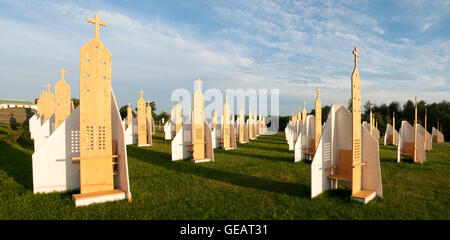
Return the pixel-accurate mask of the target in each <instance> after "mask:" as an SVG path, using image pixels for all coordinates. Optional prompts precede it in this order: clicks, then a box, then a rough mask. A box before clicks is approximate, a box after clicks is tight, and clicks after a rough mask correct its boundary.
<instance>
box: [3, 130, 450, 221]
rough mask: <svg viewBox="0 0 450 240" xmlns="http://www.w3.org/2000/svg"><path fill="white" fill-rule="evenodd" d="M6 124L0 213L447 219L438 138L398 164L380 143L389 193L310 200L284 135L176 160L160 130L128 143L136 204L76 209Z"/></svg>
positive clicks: (303, 166) (448, 165) (444, 148)
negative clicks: (38, 177) (423, 154)
mask: <svg viewBox="0 0 450 240" xmlns="http://www.w3.org/2000/svg"><path fill="white" fill-rule="evenodd" d="M9 131H10V130H9V127H8V126H0V219H446V220H448V219H449V216H450V215H449V213H450V211H449V209H450V208H449V197H450V174H449V173H450V172H449V170H450V143H449V142H446V143H442V144H436V143H434V144H433V150H432V151H431V152H428V153H427V161H426V162H425V163H424V164H413V163H411V162H400V163H397V162H396V154H397V148H396V147H394V146H383V145H380V158H381V174H382V179H383V195H384V198H378V197H377V198H376V199H374V200H372V201H371V202H369V203H368V204H367V205H362V204H359V203H357V202H354V201H350V191H347V190H343V189H338V190H334V191H328V192H326V193H324V194H322V195H320V196H318V197H316V198H314V199H310V165H311V163H310V162H308V161H302V162H299V163H294V162H293V160H294V152H293V151H288V145H287V143H286V141H285V140H284V133H281V132H280V133H278V134H277V135H274V136H261V137H259V138H258V139H257V140H256V141H251V142H250V143H249V144H244V145H241V144H238V149H237V150H229V151H224V150H222V149H215V150H214V153H215V162H210V163H200V164H194V163H192V162H190V161H177V162H171V151H170V141H165V140H164V135H163V132H162V131H157V134H156V135H154V136H153V143H154V144H153V146H152V147H141V148H138V147H137V146H134V145H130V146H128V147H127V149H128V166H129V174H130V185H131V193H132V196H133V202H132V203H128V202H127V201H125V200H124V201H118V202H108V203H102V204H94V205H90V206H87V207H79V208H76V207H75V205H74V203H73V201H72V193H73V192H65V193H51V194H37V195H35V194H33V190H32V189H33V181H32V166H31V155H32V153H33V147H32V146H31V147H30V146H20V145H18V144H16V143H12V142H11V141H10V140H9V139H8V137H7V133H8V132H9Z"/></svg>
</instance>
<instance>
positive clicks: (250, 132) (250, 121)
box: [248, 107, 255, 140]
mask: <svg viewBox="0 0 450 240" xmlns="http://www.w3.org/2000/svg"><path fill="white" fill-rule="evenodd" d="M253 134H254V133H253V115H252V108H251V107H249V110H248V137H249V138H250V139H251V140H254V139H255V138H254V137H253Z"/></svg>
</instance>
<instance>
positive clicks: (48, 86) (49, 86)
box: [45, 83, 52, 92]
mask: <svg viewBox="0 0 450 240" xmlns="http://www.w3.org/2000/svg"><path fill="white" fill-rule="evenodd" d="M45 86H46V87H47V91H48V92H50V88H51V87H52V85H50V83H47V85H45Z"/></svg>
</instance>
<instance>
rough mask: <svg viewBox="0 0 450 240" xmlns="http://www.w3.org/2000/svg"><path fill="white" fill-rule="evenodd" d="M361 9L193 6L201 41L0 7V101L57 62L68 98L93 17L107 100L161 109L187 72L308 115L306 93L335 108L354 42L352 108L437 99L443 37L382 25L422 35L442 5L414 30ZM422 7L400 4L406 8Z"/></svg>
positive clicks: (25, 6)
mask: <svg viewBox="0 0 450 240" xmlns="http://www.w3.org/2000/svg"><path fill="white" fill-rule="evenodd" d="M427 2H428V1H427ZM444 2H445V1H444ZM368 4H370V2H367V1H356V2H347V1H346V2H335V1H319V2H316V1H314V2H312V1H295V2H286V1H265V0H264V1H260V2H259V4H254V1H227V2H216V1H213V2H210V1H207V2H204V3H203V5H205V6H206V7H208V8H209V9H210V10H211V11H210V15H209V16H207V17H208V18H207V19H204V21H211V22H212V23H213V24H212V25H214V27H213V28H212V29H208V33H209V34H208V35H206V34H202V33H203V32H204V30H205V29H202V28H201V27H199V26H197V25H196V24H195V23H192V22H189V21H186V22H182V21H181V22H180V21H177V22H174V21H168V20H167V19H166V18H164V17H161V16H155V15H149V14H146V13H145V12H140V11H139V8H138V7H133V6H129V7H128V8H123V7H117V6H113V5H103V6H100V5H99V4H95V3H85V2H80V3H78V2H77V3H76V4H74V3H71V2H67V3H66V2H62V3H54V2H47V1H39V2H35V1H25V2H16V1H12V2H9V1H0V6H2V7H3V9H7V11H6V10H0V52H2V58H0V80H1V82H2V84H4V86H5V88H2V89H1V90H0V94H1V95H2V96H5V97H20V98H25V99H30V98H33V97H34V96H37V95H38V93H39V92H40V89H42V88H43V86H44V84H46V83H47V82H51V83H55V82H56V81H57V80H58V76H59V75H58V73H57V70H58V69H59V68H61V67H65V68H66V69H68V70H69V74H68V75H67V79H68V80H69V83H70V84H71V86H72V95H74V96H78V84H79V83H78V71H79V48H80V47H81V46H82V45H83V44H85V43H86V42H87V41H88V40H89V39H90V38H91V37H92V35H93V33H92V31H93V26H92V24H88V23H87V22H86V18H87V17H92V16H93V14H94V13H96V12H97V13H99V14H100V17H101V18H102V19H103V20H104V21H106V22H107V24H108V25H107V27H106V28H104V29H102V30H101V33H100V34H101V35H100V36H101V39H102V41H103V42H104V43H105V44H106V45H107V47H108V48H109V49H110V51H111V52H112V56H113V60H112V61H113V63H112V75H113V76H112V81H113V88H114V89H115V93H116V96H117V98H118V101H119V105H124V104H126V103H127V102H132V103H134V102H136V100H137V99H138V97H139V95H138V91H139V90H140V89H143V90H144V96H146V97H147V98H149V99H150V100H154V101H156V102H157V108H158V109H159V110H161V109H164V110H166V111H167V110H170V105H171V104H173V103H171V102H170V94H171V92H172V90H174V89H176V88H188V89H192V86H193V80H194V79H195V78H196V77H197V76H200V77H201V78H202V79H203V80H204V81H205V82H204V88H219V89H222V90H225V89H226V88H243V89H246V88H278V89H280V94H281V96H280V104H281V109H280V112H281V113H282V114H289V113H290V112H291V111H292V110H294V109H296V108H297V107H298V106H299V105H300V104H301V103H302V102H303V100H305V101H306V102H307V108H308V109H310V108H311V107H312V106H313V100H314V98H315V93H314V89H315V87H317V86H320V87H321V90H322V94H321V98H322V101H323V102H324V104H333V103H341V104H347V100H348V98H349V96H350V75H351V72H352V70H353V55H352V50H353V47H354V46H355V45H356V46H358V48H359V52H360V58H359V62H360V64H359V71H360V73H361V78H362V81H363V83H362V84H363V85H362V91H363V101H366V100H369V99H370V100H371V101H372V102H376V103H380V102H390V101H392V100H400V101H406V100H407V99H412V98H413V96H414V95H417V96H419V97H420V98H422V99H424V100H426V101H428V102H432V101H441V100H442V99H446V96H449V94H450V87H449V86H450V85H449V83H450V82H449V80H448V76H449V73H450V69H449V66H450V64H449V55H450V49H449V48H450V47H449V46H450V40H449V39H448V36H447V37H440V36H435V37H434V38H433V39H431V40H429V41H421V40H420V39H417V35H416V34H407V33H405V34H404V35H403V36H401V37H392V32H393V30H395V29H392V27H391V26H390V25H389V24H388V23H389V22H390V21H394V22H402V23H405V24H408V23H410V24H412V25H414V27H416V29H417V32H425V33H428V32H429V31H432V30H434V29H439V28H441V27H442V26H441V25H442V21H443V19H444V21H445V19H447V20H448V17H447V18H446V17H445V16H444V15H442V14H441V11H442V10H441V9H442V8H444V9H445V8H446V9H448V8H449V6H448V4H447V5H446V4H445V3H444V5H442V4H441V5H439V6H435V7H434V8H435V9H437V10H435V11H436V14H434V15H433V14H429V16H428V18H423V19H425V20H426V21H421V23H422V26H421V27H419V25H418V24H419V23H418V22H419V21H418V20H419V19H417V18H418V17H415V16H413V15H414V14H412V15H407V16H402V17H403V18H400V17H398V18H397V19H394V18H393V17H389V16H388V17H385V19H382V18H377V16H376V14H370V12H368V11H367V10H368V9H369V10H370V7H369V6H368ZM423 4H425V3H424V2H421V1H417V2H413V3H412V4H410V5H408V4H407V5H408V6H407V7H408V8H410V9H413V10H414V9H415V10H417V9H419V8H420V7H423ZM433 4H437V3H435V2H433ZM398 5H401V6H404V3H403V2H400V3H398ZM404 7H406V6H404ZM438 8H439V9H438ZM432 9H433V8H430V11H431V10H432ZM412 12H413V13H415V12H414V11H412ZM416 15H417V16H422V15H420V14H416ZM386 19H388V20H386ZM392 19H394V20H392ZM411 19H413V20H414V21H412V20H411ZM423 19H422V20H423ZM427 23H430V25H429V26H427ZM422 30H423V31H422ZM205 35H206V36H205ZM5 36H8V37H5ZM4 89H8V90H4Z"/></svg>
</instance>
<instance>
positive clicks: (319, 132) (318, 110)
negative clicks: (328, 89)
mask: <svg viewBox="0 0 450 240" xmlns="http://www.w3.org/2000/svg"><path fill="white" fill-rule="evenodd" d="M316 91H317V98H316V106H315V108H316V110H315V115H316V116H315V120H316V124H315V126H314V127H315V131H314V132H315V149H317V145H319V140H320V136H322V101H320V98H319V92H320V88H319V87H317V90H316Z"/></svg>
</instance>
